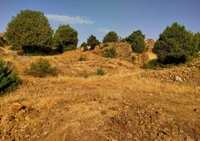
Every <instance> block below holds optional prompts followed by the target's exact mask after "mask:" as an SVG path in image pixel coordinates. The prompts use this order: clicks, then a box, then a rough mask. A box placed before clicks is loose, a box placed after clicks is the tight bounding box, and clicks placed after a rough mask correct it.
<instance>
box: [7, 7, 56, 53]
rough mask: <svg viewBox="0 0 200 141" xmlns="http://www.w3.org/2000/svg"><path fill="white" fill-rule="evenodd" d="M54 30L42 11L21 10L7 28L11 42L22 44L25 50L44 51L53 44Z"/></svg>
mask: <svg viewBox="0 0 200 141" xmlns="http://www.w3.org/2000/svg"><path fill="white" fill-rule="evenodd" d="M52 35H53V30H52V28H51V27H50V24H49V21H48V19H47V18H46V17H45V16H44V13H42V12H40V11H32V10H24V11H23V10H21V11H20V13H18V14H17V16H16V17H13V18H12V20H11V22H10V23H8V25H7V28H6V33H5V36H6V39H7V40H8V42H9V44H11V45H12V44H15V45H19V46H22V49H23V50H24V51H25V52H35V51H43V50H44V49H45V48H47V47H50V46H51V44H52Z"/></svg>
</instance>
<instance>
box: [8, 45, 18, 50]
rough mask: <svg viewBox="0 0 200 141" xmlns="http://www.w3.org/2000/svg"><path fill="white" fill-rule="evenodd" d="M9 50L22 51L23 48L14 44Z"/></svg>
mask: <svg viewBox="0 0 200 141" xmlns="http://www.w3.org/2000/svg"><path fill="white" fill-rule="evenodd" d="M9 49H10V50H20V49H21V48H20V46H19V45H17V44H13V45H12V46H11V47H10V48H9Z"/></svg>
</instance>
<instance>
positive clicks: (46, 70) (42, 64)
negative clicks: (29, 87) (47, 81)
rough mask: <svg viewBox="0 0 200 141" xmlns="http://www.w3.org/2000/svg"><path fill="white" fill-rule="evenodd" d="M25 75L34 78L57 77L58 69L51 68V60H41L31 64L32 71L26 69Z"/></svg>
mask: <svg viewBox="0 0 200 141" xmlns="http://www.w3.org/2000/svg"><path fill="white" fill-rule="evenodd" d="M25 73H26V74H27V75H33V76H34V77H46V76H47V75H53V76H55V75H57V69H56V68H55V67H52V66H51V64H50V63H49V60H47V59H43V58H39V59H38V60H36V61H35V62H32V63H31V64H30V69H26V71H25Z"/></svg>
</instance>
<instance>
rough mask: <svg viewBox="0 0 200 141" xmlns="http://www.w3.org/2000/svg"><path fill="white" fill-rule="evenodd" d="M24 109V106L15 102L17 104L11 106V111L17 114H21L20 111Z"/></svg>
mask: <svg viewBox="0 0 200 141" xmlns="http://www.w3.org/2000/svg"><path fill="white" fill-rule="evenodd" d="M22 107H23V106H22V105H21V104H20V103H17V102H15V103H13V104H12V105H11V110H12V111H13V112H15V113H17V112H19V111H20V110H21V109H22Z"/></svg>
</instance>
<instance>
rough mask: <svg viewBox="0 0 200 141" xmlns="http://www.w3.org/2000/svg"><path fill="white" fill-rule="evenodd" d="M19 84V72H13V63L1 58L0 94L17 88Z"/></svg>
mask: <svg viewBox="0 0 200 141" xmlns="http://www.w3.org/2000/svg"><path fill="white" fill-rule="evenodd" d="M18 84H19V78H18V73H17V72H13V68H12V64H11V63H9V62H8V63H5V62H4V61H3V59H2V58H0V96H3V95H4V94H5V93H8V92H11V91H13V90H14V89H16V88H17V86H18Z"/></svg>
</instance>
